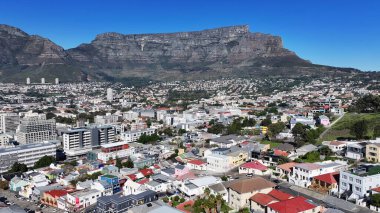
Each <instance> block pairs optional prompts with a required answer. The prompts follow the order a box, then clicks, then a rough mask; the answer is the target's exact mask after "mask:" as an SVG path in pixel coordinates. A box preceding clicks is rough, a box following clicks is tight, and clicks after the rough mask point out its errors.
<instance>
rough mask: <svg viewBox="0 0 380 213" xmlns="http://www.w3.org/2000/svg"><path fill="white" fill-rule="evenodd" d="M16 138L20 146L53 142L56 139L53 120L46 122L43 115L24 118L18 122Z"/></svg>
mask: <svg viewBox="0 0 380 213" xmlns="http://www.w3.org/2000/svg"><path fill="white" fill-rule="evenodd" d="M16 137H17V141H18V142H19V143H20V144H29V143H36V142H42V141H47V140H55V139H56V137H57V135H56V124H55V120H54V119H48V120H47V119H46V115H45V114H43V115H41V114H37V115H35V116H34V115H32V116H25V117H24V118H23V119H22V120H21V121H20V126H19V127H18V129H17V132H16Z"/></svg>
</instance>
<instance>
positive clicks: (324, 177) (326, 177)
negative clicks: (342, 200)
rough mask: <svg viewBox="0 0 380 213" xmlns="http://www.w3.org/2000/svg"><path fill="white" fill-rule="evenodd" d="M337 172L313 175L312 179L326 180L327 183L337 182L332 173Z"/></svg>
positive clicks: (336, 173) (335, 173)
mask: <svg viewBox="0 0 380 213" xmlns="http://www.w3.org/2000/svg"><path fill="white" fill-rule="evenodd" d="M338 174H339V172H332V173H327V174H323V175H318V176H315V177H314V179H317V180H320V181H323V182H326V183H329V184H334V183H337V181H336V179H335V177H334V175H338Z"/></svg>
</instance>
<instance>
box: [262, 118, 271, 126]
mask: <svg viewBox="0 0 380 213" xmlns="http://www.w3.org/2000/svg"><path fill="white" fill-rule="evenodd" d="M271 124H272V120H271V119H270V118H265V119H264V120H262V121H261V124H260V125H261V126H269V125H271Z"/></svg>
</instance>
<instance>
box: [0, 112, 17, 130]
mask: <svg viewBox="0 0 380 213" xmlns="http://www.w3.org/2000/svg"><path fill="white" fill-rule="evenodd" d="M19 123H20V116H19V115H18V114H17V113H0V133H6V132H16V129H17V126H18V125H19Z"/></svg>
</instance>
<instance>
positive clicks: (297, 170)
mask: <svg viewBox="0 0 380 213" xmlns="http://www.w3.org/2000/svg"><path fill="white" fill-rule="evenodd" d="M347 168H348V165H347V162H345V161H324V162H318V163H299V164H296V165H295V166H294V167H293V171H292V173H291V174H290V176H289V182H290V183H292V184H295V185H297V186H301V187H309V186H310V185H311V182H312V180H313V177H315V176H318V175H323V174H327V173H331V172H337V171H341V170H346V169H347Z"/></svg>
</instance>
